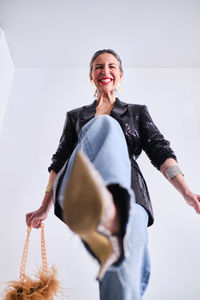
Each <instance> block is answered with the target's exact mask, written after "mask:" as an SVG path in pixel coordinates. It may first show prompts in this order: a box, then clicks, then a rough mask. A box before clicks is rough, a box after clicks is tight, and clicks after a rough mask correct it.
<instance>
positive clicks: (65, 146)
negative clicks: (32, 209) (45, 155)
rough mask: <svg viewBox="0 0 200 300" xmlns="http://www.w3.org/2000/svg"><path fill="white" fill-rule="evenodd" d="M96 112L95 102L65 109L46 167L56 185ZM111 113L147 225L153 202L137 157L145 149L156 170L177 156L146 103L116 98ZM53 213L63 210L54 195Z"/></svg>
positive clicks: (59, 213) (151, 221) (60, 215)
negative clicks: (125, 149)
mask: <svg viewBox="0 0 200 300" xmlns="http://www.w3.org/2000/svg"><path fill="white" fill-rule="evenodd" d="M95 112H96V101H94V102H93V103H92V104H91V105H87V106H83V107H79V108H77V109H73V110H71V111H69V112H67V115H66V121H65V125H64V129H63V133H62V136H61V138H60V143H59V146H58V149H57V151H56V153H55V154H54V155H53V157H52V164H51V165H50V167H49V168H48V170H49V171H51V170H54V171H55V172H56V173H59V175H58V179H57V186H59V182H60V181H61V178H62V174H63V173H64V170H65V168H66V166H67V161H68V159H69V157H70V155H71V154H72V152H73V149H74V148H75V146H76V144H77V140H78V134H79V132H80V130H81V128H82V127H83V126H84V125H85V124H86V123H87V122H88V121H89V120H91V119H92V118H93V117H94V115H95ZM110 115H111V117H113V118H115V119H116V120H117V121H118V122H119V124H120V126H121V128H122V130H123V132H124V135H125V138H126V141H127V145H128V151H129V156H130V162H131V170H132V174H131V176H132V178H131V185H132V188H133V190H134V192H135V196H136V202H137V203H139V204H140V205H142V206H143V207H144V208H145V209H146V210H147V212H148V215H149V223H148V225H149V226H150V225H152V224H153V220H154V217H153V210H152V205H151V201H150V197H149V192H148V188H147V185H146V182H145V180H144V177H143V175H142V173H141V171H140V168H139V166H138V164H137V162H136V159H137V158H138V156H139V155H140V154H141V152H142V150H144V151H145V152H146V154H147V155H148V157H149V158H150V160H151V162H152V164H153V165H154V166H155V167H156V168H157V169H158V170H159V169H160V166H161V165H162V164H163V163H164V161H165V160H166V159H167V158H170V157H172V158H174V159H175V160H176V156H175V154H174V152H173V150H172V149H171V148H170V143H169V142H168V141H167V140H165V139H164V137H163V135H162V134H161V133H160V131H159V130H158V128H157V127H156V125H155V124H154V122H153V121H152V119H151V116H150V115H149V112H148V109H147V107H146V106H145V105H138V104H127V103H124V102H122V101H120V100H119V99H116V102H115V104H114V106H113V109H112V111H111V114H110ZM55 214H56V215H57V217H59V218H60V219H61V220H62V209H61V208H60V206H59V204H58V203H57V201H56V194H55Z"/></svg>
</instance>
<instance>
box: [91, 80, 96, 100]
mask: <svg viewBox="0 0 200 300" xmlns="http://www.w3.org/2000/svg"><path fill="white" fill-rule="evenodd" d="M91 83H92V87H93V95H94V97H97V88H96V85H95V84H94V81H93V80H91Z"/></svg>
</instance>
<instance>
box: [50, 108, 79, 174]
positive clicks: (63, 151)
mask: <svg viewBox="0 0 200 300" xmlns="http://www.w3.org/2000/svg"><path fill="white" fill-rule="evenodd" d="M76 144H77V134H76V130H75V127H74V124H73V121H72V116H71V114H70V112H67V114H66V119H65V124H64V128H63V132H62V135H61V138H60V141H59V145H58V148H57V150H56V152H55V154H53V156H52V163H51V165H50V166H49V168H48V171H49V172H50V171H51V170H53V171H54V172H55V173H58V172H59V171H60V170H61V168H62V167H63V165H64V164H65V162H66V161H67V160H68V159H69V157H70V156H71V154H72V152H73V150H74V148H75V146H76Z"/></svg>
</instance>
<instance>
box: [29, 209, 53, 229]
mask: <svg viewBox="0 0 200 300" xmlns="http://www.w3.org/2000/svg"><path fill="white" fill-rule="evenodd" d="M48 212H49V210H48V209H47V208H43V207H42V206H41V207H40V208H39V209H37V210H35V211H33V212H30V213H28V214H26V224H27V226H32V227H34V228H37V229H38V228H40V227H41V223H42V221H44V220H45V219H46V218H47V216H48Z"/></svg>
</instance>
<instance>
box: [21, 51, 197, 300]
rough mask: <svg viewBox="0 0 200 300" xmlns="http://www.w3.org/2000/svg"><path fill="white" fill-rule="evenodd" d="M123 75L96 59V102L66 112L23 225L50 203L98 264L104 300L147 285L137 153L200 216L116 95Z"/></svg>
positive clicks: (142, 113) (157, 142) (174, 169)
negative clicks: (36, 204) (42, 186)
mask: <svg viewBox="0 0 200 300" xmlns="http://www.w3.org/2000/svg"><path fill="white" fill-rule="evenodd" d="M122 76H123V70H122V63H121V60H120V58H119V56H118V55H117V54H116V53H115V52H114V51H113V50H110V49H108V50H100V51H97V52H96V53H95V54H94V56H93V57H92V60H91V62H90V80H91V81H92V83H93V85H94V86H95V88H96V96H97V100H95V101H94V102H93V103H92V104H91V105H88V106H84V107H80V108H77V109H74V110H72V111H70V112H68V113H67V117H66V122H65V126H64V129H63V133H62V136H61V139H60V143H59V146H58V149H57V151H56V153H55V154H54V155H53V158H52V164H51V166H50V167H49V171H50V176H49V183H48V186H47V189H46V192H45V196H44V199H43V202H42V205H41V207H40V208H39V209H38V210H36V211H34V212H31V213H28V214H27V215H26V222H27V225H28V226H33V227H35V228H39V227H40V226H41V222H42V220H44V219H45V218H46V217H47V215H48V212H49V210H50V208H51V207H52V205H53V202H54V204H55V214H56V215H57V216H58V217H59V218H60V219H61V220H63V221H64V222H65V223H66V224H67V225H68V226H69V227H70V228H71V230H73V231H74V232H75V233H77V234H79V236H80V237H81V239H82V241H83V242H84V244H85V246H86V247H87V249H88V251H89V252H90V253H91V254H92V255H93V256H94V257H96V259H97V260H98V261H99V263H100V271H99V274H98V280H99V285H100V298H101V299H103V300H105V299H106V300H107V299H109V300H112V299H115V300H117V299H125V300H128V299H134V300H138V299H142V296H143V294H144V292H145V289H146V287H147V284H148V280H149V274H150V263H149V256H148V248H147V226H150V225H152V223H153V211H152V206H151V201H150V198H149V193H148V190H147V186H146V183H145V180H144V178H143V176H142V173H141V171H140V169H139V166H138V165H137V163H136V159H137V158H138V156H139V155H140V153H141V151H142V150H144V151H145V152H146V153H147V155H148V156H149V158H150V160H151V162H152V164H153V165H154V166H155V167H156V168H157V169H158V170H160V172H161V173H162V174H163V175H164V177H165V178H166V179H167V180H169V182H170V183H172V185H173V186H174V187H175V188H176V189H177V190H178V191H179V192H180V193H181V194H182V196H183V197H184V199H185V200H186V202H187V203H188V204H189V205H191V206H193V207H194V209H195V210H196V212H197V213H200V196H199V195H195V194H193V193H192V192H191V191H190V189H189V187H188V186H187V184H186V182H185V179H184V176H183V174H182V172H181V170H180V169H179V167H178V164H177V160H176V156H175V154H174V152H173V150H172V149H171V148H170V145H169V142H168V141H166V140H165V139H164V137H163V135H162V134H161V133H160V132H159V130H158V128H157V127H156V126H155V124H154V123H153V121H152V119H151V117H150V115H149V113H148V110H147V107H146V106H143V105H133V104H127V103H124V102H122V101H120V100H119V99H118V98H116V97H115V90H116V89H117V88H118V86H119V84H120V81H121V79H122ZM53 184H54V188H53ZM53 194H54V195H53ZM53 199H54V200H53Z"/></svg>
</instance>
